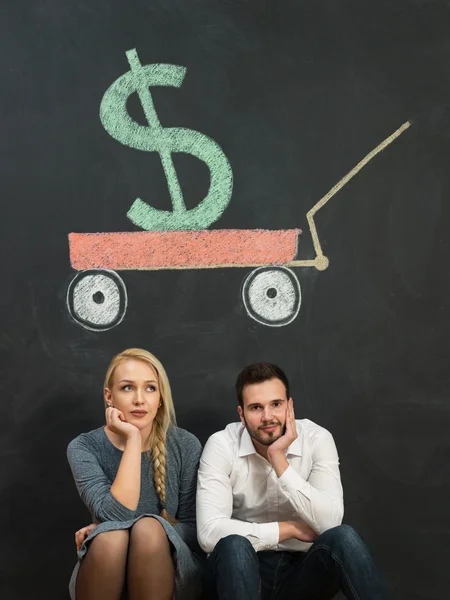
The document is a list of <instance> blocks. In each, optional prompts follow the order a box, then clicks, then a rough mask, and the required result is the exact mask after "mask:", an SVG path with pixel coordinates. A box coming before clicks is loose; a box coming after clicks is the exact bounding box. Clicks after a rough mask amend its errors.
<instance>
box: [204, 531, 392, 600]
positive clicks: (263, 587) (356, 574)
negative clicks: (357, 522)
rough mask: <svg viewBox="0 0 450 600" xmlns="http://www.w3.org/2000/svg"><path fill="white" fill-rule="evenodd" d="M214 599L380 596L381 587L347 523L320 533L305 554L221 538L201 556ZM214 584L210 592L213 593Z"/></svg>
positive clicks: (366, 599) (372, 599) (373, 599)
mask: <svg viewBox="0 0 450 600" xmlns="http://www.w3.org/2000/svg"><path fill="white" fill-rule="evenodd" d="M207 566H208V572H209V575H210V585H211V590H210V591H209V592H207V594H206V595H205V597H207V598H208V600H210V598H214V596H215V595H216V594H217V596H216V597H218V598H219V600H329V599H331V598H333V596H334V595H335V594H336V593H337V592H338V591H339V590H342V592H343V593H344V595H345V597H346V598H347V599H348V600H386V599H387V598H388V592H387V588H386V585H385V583H384V581H383V579H382V577H381V575H380V573H379V571H378V569H377V567H376V566H375V564H374V562H373V560H372V557H371V556H370V553H369V551H368V549H367V546H366V545H365V543H364V542H363V540H362V539H361V538H360V537H359V535H358V534H357V533H356V531H355V530H354V529H352V528H351V527H349V526H348V525H340V526H339V527H334V528H333V529H329V530H328V531H325V532H324V533H322V535H320V536H319V537H318V538H317V539H316V541H315V542H314V543H313V545H312V546H311V548H310V549H309V550H308V552H273V551H269V552H256V551H255V550H254V549H253V546H252V545H251V544H250V542H249V541H248V540H247V539H246V538H245V537H242V536H240V535H230V536H228V537H226V538H223V539H221V540H220V541H219V543H218V544H217V545H216V547H215V548H214V551H213V552H212V553H211V554H210V556H209V557H208V560H207ZM214 588H215V593H214Z"/></svg>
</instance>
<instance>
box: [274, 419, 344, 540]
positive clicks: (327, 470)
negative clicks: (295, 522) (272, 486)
mask: <svg viewBox="0 0 450 600" xmlns="http://www.w3.org/2000/svg"><path fill="white" fill-rule="evenodd" d="M312 463H313V464H312V469H311V472H310V474H309V477H308V479H307V480H306V479H303V478H302V477H301V476H300V475H299V474H298V473H296V471H295V470H294V469H293V467H292V466H289V467H288V468H287V469H286V471H285V472H284V473H283V474H282V475H281V477H280V478H279V480H278V481H279V483H280V486H281V489H282V491H283V493H284V495H285V496H286V498H287V499H288V500H289V501H290V503H291V504H292V506H293V507H294V509H295V511H296V512H297V514H298V516H299V517H300V518H301V519H302V520H304V521H305V522H306V523H307V524H308V525H310V526H311V527H312V528H313V529H314V531H316V533H318V534H321V533H323V532H324V531H326V530H327V529H331V527H335V526H337V525H340V524H341V523H342V517H343V516H344V500H343V491H342V484H341V477H340V473H339V458H338V453H337V450H336V445H335V443H334V439H333V436H332V435H331V433H330V432H329V431H326V430H324V433H323V435H321V436H320V438H319V439H318V440H317V441H316V442H315V444H314V448H313V455H312Z"/></svg>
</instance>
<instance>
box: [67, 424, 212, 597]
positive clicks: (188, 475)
mask: <svg viewBox="0 0 450 600" xmlns="http://www.w3.org/2000/svg"><path fill="white" fill-rule="evenodd" d="M122 454H123V452H122V450H119V449H118V448H116V447H115V446H114V445H113V444H112V443H111V442H110V441H109V439H108V437H107V435H106V433H105V429H104V427H100V428H99V429H94V430H93V431H89V432H88V433H82V434H81V435H79V436H78V437H77V438H75V439H74V440H72V441H71V442H70V444H69V446H68V448H67V458H68V460H69V464H70V467H71V469H72V473H73V477H74V479H75V484H76V486H77V489H78V493H79V494H80V496H81V499H82V500H83V502H84V503H85V505H86V507H87V508H88V510H89V512H90V513H91V516H92V520H93V521H95V522H99V523H100V525H98V526H97V527H96V528H95V529H94V531H92V533H91V534H90V535H89V537H88V538H87V539H86V540H85V542H84V544H83V546H82V548H81V549H80V551H79V552H78V563H77V565H76V566H75V569H74V571H73V573H72V577H71V580H70V584H69V592H70V597H71V599H72V600H75V584H76V578H77V574H78V569H79V567H80V562H81V561H82V560H83V556H84V555H85V554H86V551H87V546H88V545H89V542H90V541H91V540H92V539H93V538H94V537H95V536H96V535H98V534H99V533H102V532H104V531H114V530H118V529H129V528H130V527H132V526H133V525H134V523H136V521H137V520H138V519H140V518H142V517H146V516H147V517H148V516H152V517H155V518H156V519H158V521H159V522H160V523H161V525H162V526H163V527H164V529H165V531H166V533H167V537H168V539H169V540H170V542H171V544H172V547H173V550H174V553H173V557H174V564H175V591H174V596H173V597H174V599H176V600H196V599H197V598H199V597H200V595H201V580H202V557H203V556H204V555H203V553H202V551H201V550H200V547H199V545H198V542H197V530H196V521H195V494H196V487H197V469H198V463H199V460H200V454H201V445H200V442H199V441H198V439H197V438H196V437H195V436H194V435H192V433H189V432H188V431H186V430H184V429H181V428H179V427H170V428H169V430H168V432H167V441H166V510H167V512H168V513H169V514H170V515H173V516H175V517H176V518H177V519H178V521H179V523H177V524H175V525H170V523H168V522H167V521H166V520H165V519H163V518H162V517H160V516H159V513H160V512H161V503H160V501H159V497H158V495H157V493H156V490H155V485H154V482H153V463H152V461H151V460H150V461H149V460H148V458H147V456H146V454H145V453H142V459H141V494H140V498H139V504H138V506H137V508H136V510H130V509H128V508H126V507H125V506H123V505H122V504H121V503H120V502H118V501H117V500H116V499H115V498H114V496H112V494H111V491H110V489H111V485H112V483H113V481H114V479H115V477H116V474H117V471H118V469H119V465H120V461H121V459H122ZM149 568H151V566H150V565H149Z"/></svg>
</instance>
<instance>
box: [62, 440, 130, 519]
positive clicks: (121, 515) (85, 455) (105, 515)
mask: <svg viewBox="0 0 450 600" xmlns="http://www.w3.org/2000/svg"><path fill="white" fill-rule="evenodd" d="M67 458H68V461H69V465H70V468H71V469H72V474H73V478H74V480H75V485H76V486H77V490H78V493H79V494H80V497H81V499H82V500H83V502H84V504H85V505H86V507H87V508H88V510H89V512H90V513H91V516H92V517H93V519H94V520H95V521H97V522H100V523H101V522H103V521H128V520H129V519H133V518H134V516H135V511H134V510H130V509H129V508H127V507H126V506H124V505H123V504H121V503H120V502H119V501H118V500H116V498H114V496H113V495H112V494H111V483H110V481H109V480H108V478H107V476H106V475H105V473H104V471H103V469H102V467H101V465H100V463H99V460H98V458H97V456H96V454H95V452H94V451H93V449H92V448H91V447H90V444H89V443H88V442H87V440H85V439H83V438H82V437H78V438H76V439H74V440H72V441H71V442H70V444H69V446H68V448H67Z"/></svg>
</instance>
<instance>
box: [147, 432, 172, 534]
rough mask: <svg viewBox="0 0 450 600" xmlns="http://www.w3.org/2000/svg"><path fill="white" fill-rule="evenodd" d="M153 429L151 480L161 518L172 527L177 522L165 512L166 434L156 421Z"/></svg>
mask: <svg viewBox="0 0 450 600" xmlns="http://www.w3.org/2000/svg"><path fill="white" fill-rule="evenodd" d="M154 429H155V432H154V438H153V444H152V457H153V480H154V482H155V488H156V493H157V494H158V496H159V499H160V501H161V504H162V510H161V517H163V518H164V519H166V520H167V521H169V523H171V524H172V525H174V524H175V523H178V521H177V520H176V519H174V518H173V517H171V516H170V515H169V513H168V512H167V511H166V434H165V432H164V429H163V428H162V427H161V424H160V423H157V422H156V421H155V423H154Z"/></svg>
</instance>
